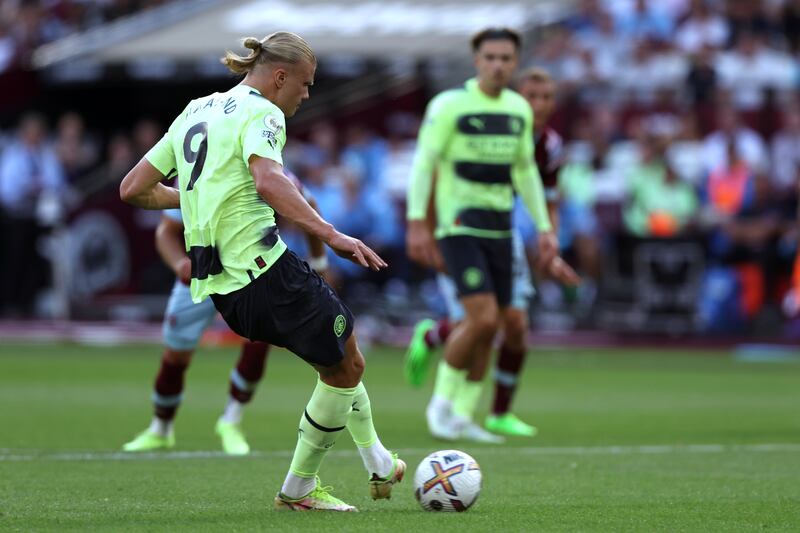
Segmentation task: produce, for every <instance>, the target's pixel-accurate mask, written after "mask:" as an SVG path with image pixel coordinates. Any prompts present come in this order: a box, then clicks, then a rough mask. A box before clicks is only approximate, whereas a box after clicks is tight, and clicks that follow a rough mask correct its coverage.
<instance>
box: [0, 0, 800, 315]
mask: <svg viewBox="0 0 800 533" xmlns="http://www.w3.org/2000/svg"><path fill="white" fill-rule="evenodd" d="M158 3H160V2H152V1H151V2H110V1H109V2H77V1H71V2H69V1H64V2H60V1H53V2H24V1H19V2H11V3H10V4H9V3H8V2H6V3H4V4H3V5H4V7H3V9H5V10H8V9H9V8H8V5H12V6H13V7H12V8H11V9H17V10H20V12H19V13H18V14H17V16H18V17H20V20H27V18H26V17H27V16H28V15H25V16H23V15H22V14H21V13H22V11H24V10H30V11H31V13H33V12H35V13H36V15H30V17H31V18H36V19H37V20H38V22H37V23H36V24H32V25H20V28H16V26H17V25H14V26H15V28H14V29H13V31H12V29H11V28H9V27H8V25H6V26H3V25H2V23H0V42H4V41H3V40H4V39H5V40H8V39H12V40H14V42H21V41H19V39H34V40H39V42H41V41H42V40H47V39H51V38H52V37H53V36H57V35H58V34H59V32H61V31H66V30H65V29H64V28H74V27H84V26H85V25H87V24H92V21H93V20H95V19H97V20H100V19H107V18H113V17H114V16H117V14H118V13H122V12H125V11H126V9H128V10H129V9H132V8H133V7H134V6H136V7H142V6H149V5H153V4H158ZM65 6H71V7H70V9H67V8H66V7H65ZM76 6H78V7H76ZM1 20H3V18H2V12H0V21H1ZM25 28H28V29H27V30H26V29H25ZM31 28H35V30H34V29H31ZM26 31H27V33H25V32H26ZM20 32H22V33H20ZM34 34H35V35H34ZM532 41H533V43H534V44H533V46H532V47H530V49H529V52H528V54H527V55H526V56H525V57H524V58H523V61H522V63H523V65H524V66H527V65H537V66H540V67H543V68H545V69H546V70H548V71H549V72H550V73H551V74H552V76H553V77H554V78H555V79H556V81H557V82H558V100H559V105H558V111H557V112H556V114H555V116H554V117H553V119H552V120H551V126H552V127H554V128H555V129H556V130H557V131H559V133H561V134H562V136H563V137H564V139H565V150H564V164H563V167H562V171H561V173H560V188H561V192H562V198H563V199H562V209H561V224H560V227H561V231H560V239H561V243H562V247H563V248H564V249H565V253H566V254H567V257H568V259H569V260H570V261H571V262H572V263H573V264H574V265H575V266H576V267H577V268H578V269H579V270H580V271H581V273H582V274H583V276H584V279H585V280H586V281H587V286H588V287H590V288H591V289H592V290H589V291H586V294H585V297H586V298H589V299H592V298H594V297H595V294H596V293H595V291H594V290H593V289H594V287H597V286H599V285H601V280H602V277H603V268H604V267H603V265H604V258H606V257H607V256H608V255H609V254H608V253H606V252H608V251H609V250H613V249H614V242H615V237H616V236H618V235H620V234H623V235H627V236H630V237H633V238H643V239H647V238H660V239H670V238H679V237H680V238H683V237H691V238H694V239H696V240H697V241H698V242H700V243H702V245H703V247H704V249H705V250H706V259H707V261H706V262H707V265H706V271H707V272H708V276H707V279H706V280H705V281H704V285H703V288H702V289H701V291H706V292H704V293H703V294H701V295H700V298H701V299H705V300H707V299H708V298H712V299H713V297H716V298H717V300H716V301H717V302H718V307H719V308H724V307H726V306H727V307H730V306H734V307H736V308H737V309H739V311H740V312H739V313H738V314H737V315H736V317H734V319H731V320H727V321H725V320H721V319H720V320H717V318H718V317H716V315H715V314H714V313H715V312H718V309H717V308H714V309H711V310H710V311H708V313H709V316H708V317H707V321H708V324H707V326H708V327H709V328H710V329H713V327H715V326H714V324H715V323H717V322H718V323H719V325H720V328H722V329H724V328H730V327H736V324H737V323H740V322H742V323H743V322H746V321H747V320H749V319H752V318H753V317H754V316H756V315H757V313H758V312H759V311H760V310H761V309H763V308H764V306H770V305H773V306H779V305H780V301H781V299H782V298H783V296H784V294H786V291H787V289H788V288H789V285H790V279H791V278H790V272H791V267H792V264H793V261H794V254H795V251H796V248H797V246H796V244H797V240H798V235H797V188H798V168H800V97H799V95H800V92H798V88H799V87H800V0H650V1H647V0H580V1H579V2H578V8H577V10H576V11H575V12H574V13H573V14H572V15H571V16H569V17H568V18H567V19H566V20H564V21H562V22H561V23H559V24H556V25H553V26H550V27H547V28H544V29H537V30H536V32H535V35H533V39H532ZM0 48H2V46H0ZM0 65H2V52H0ZM0 68H2V67H0ZM421 113H422V110H421V109H420V110H419V114H407V113H394V114H392V115H390V116H388V117H385V120H384V127H383V128H382V130H381V131H371V130H369V129H367V128H366V127H364V126H362V125H360V124H357V123H352V124H336V123H332V122H327V121H321V122H319V123H317V124H316V125H314V127H312V128H310V135H309V136H308V137H307V138H303V139H302V140H301V139H290V142H289V144H288V145H287V149H286V162H287V166H288V167H289V168H291V169H292V170H293V171H294V172H295V173H296V174H298V175H299V176H300V177H301V179H302V180H303V181H304V183H305V186H306V187H307V188H308V190H309V191H310V192H311V193H312V194H313V196H314V197H315V198H316V200H317V202H318V204H319V206H320V209H321V211H322V214H323V215H324V216H325V217H326V218H328V219H329V220H330V221H331V222H333V223H334V224H335V225H336V226H337V227H338V228H339V229H341V230H342V231H345V232H347V233H350V234H353V235H355V236H357V237H359V238H362V239H363V240H365V241H367V242H369V243H370V244H371V245H373V246H374V247H376V249H378V251H379V252H380V253H382V254H383V255H385V256H386V257H387V258H388V260H389V262H390V263H391V264H392V269H390V271H389V273H388V274H387V275H384V276H383V277H380V276H379V277H377V278H374V279H373V281H377V282H378V283H384V282H385V281H386V278H387V277H391V278H399V279H402V280H406V281H408V280H414V279H418V276H419V274H420V273H419V271H418V270H416V269H415V268H414V267H413V266H412V265H410V264H409V263H408V262H407V260H406V259H405V253H404V238H405V236H404V202H405V192H406V183H407V174H408V169H409V168H410V164H411V158H412V156H413V150H414V138H415V135H416V131H417V128H418V126H419V122H420V114H421ZM160 133H161V126H159V125H157V124H155V123H153V122H148V121H144V122H142V123H140V124H139V125H138V126H137V127H136V128H135V129H134V130H131V132H130V133H125V134H116V135H113V136H110V137H109V138H108V140H107V142H106V143H105V146H103V145H101V144H100V143H98V142H97V140H96V139H94V138H93V137H92V135H91V134H90V133H87V131H86V129H85V125H84V123H83V119H82V118H81V117H80V116H78V115H75V114H72V113H68V114H65V115H64V116H62V117H60V118H59V119H58V122H57V125H56V127H55V129H54V130H53V132H52V134H49V132H48V130H46V129H45V127H44V123H43V122H42V119H41V117H37V116H27V117H26V118H24V119H23V121H22V122H21V124H20V126H19V129H18V131H17V132H16V133H13V134H10V135H8V136H7V138H6V139H5V140H4V141H3V142H2V144H0V149H1V150H2V151H0V205H1V206H2V210H3V212H4V220H5V221H6V222H5V223H8V224H12V225H13V224H18V226H16V227H23V226H25V225H26V224H25V222H24V217H29V216H31V213H33V212H34V211H32V209H31V205H32V204H31V202H32V201H33V200H32V198H33V197H34V196H36V195H39V194H41V193H42V192H43V191H47V190H50V191H53V192H54V193H55V194H58V195H62V196H64V197H69V195H68V194H67V195H63V194H62V191H65V190H68V189H69V190H79V191H84V192H83V194H87V192H86V191H89V192H88V193H90V192H91V191H92V190H93V189H95V188H96V187H97V183H109V182H113V181H115V180H118V179H119V178H120V177H121V176H122V175H123V174H124V172H125V171H126V170H127V169H128V168H129V167H130V165H131V164H132V163H133V162H134V161H135V160H136V159H137V158H138V157H140V156H141V155H142V154H143V153H144V152H145V151H146V149H147V148H148V147H149V146H150V145H151V144H152V143H153V142H154V141H155V140H156V139H157V138H158V137H159V135H160ZM101 154H104V155H101ZM24 176H29V177H30V178H26V179H24V180H22V179H21V178H22V177H24ZM21 181H24V182H25V183H26V185H25V187H22V188H20V187H17V186H16V185H14V184H16V183H20V182H21ZM15 217H22V218H21V219H20V220H16V218H15ZM515 219H516V220H517V221H518V223H519V225H520V227H521V228H522V230H523V235H524V236H525V238H526V241H527V242H528V244H532V243H533V242H534V240H535V232H534V230H533V228H532V227H531V226H530V224H529V223H528V222H526V217H525V216H523V215H522V213H517V216H515ZM283 235H284V237H285V239H286V240H287V241H289V243H290V246H294V247H296V248H298V249H300V250H301V251H302V249H303V239H302V238H301V237H300V236H299V235H298V234H297V232H296V231H293V230H292V229H291V228H290V227H287V228H285V230H283ZM4 243H6V246H7V247H8V246H21V245H20V244H19V243H15V242H9V241H8V240H4ZM4 257H6V258H7V257H9V255H8V252H7V253H6V254H5V255H4ZM331 261H332V264H333V268H332V270H333V276H334V278H335V279H337V280H338V281H339V282H340V283H342V284H343V285H344V286H347V284H348V283H350V282H351V281H354V280H358V279H363V278H364V277H365V276H373V277H374V274H369V273H365V272H363V271H361V270H359V269H358V268H357V267H355V266H354V265H351V264H349V263H347V262H345V261H342V260H339V259H338V258H336V257H331ZM4 263H5V264H6V268H9V267H8V265H9V264H10V263H9V262H8V261H4ZM11 268H20V269H24V267H21V266H18V267H11ZM28 273H29V274H30V272H28ZM0 279H5V280H8V279H9V276H8V275H4V276H2V278H0ZM721 286H722V287H726V288H727V289H726V290H727V292H725V291H722V292H720V291H721V289H720V287H721ZM20 287H21V285H15V286H12V287H8V288H7V289H6V290H5V292H4V294H6V295H8V294H12V295H13V293H15V291H21V290H22V289H21V288H20ZM715 291H716V292H715ZM546 292H547V291H545V293H546ZM721 293H724V294H725V295H726V296H725V298H728V299H727V300H726V299H725V298H723V297H720V296H719V294H721ZM715 295H716V296H715ZM577 297H578V298H580V297H581V296H580V295H579V296H577ZM8 298H9V296H6V299H8ZM10 301H13V298H12V299H11V300H10ZM715 309H717V310H716V311H715ZM715 321H716V322H715ZM737 321H739V322H737Z"/></svg>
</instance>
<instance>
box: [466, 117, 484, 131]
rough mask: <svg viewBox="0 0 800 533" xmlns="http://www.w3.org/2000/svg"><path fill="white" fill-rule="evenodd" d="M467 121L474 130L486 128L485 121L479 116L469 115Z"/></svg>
mask: <svg viewBox="0 0 800 533" xmlns="http://www.w3.org/2000/svg"><path fill="white" fill-rule="evenodd" d="M467 123H468V124H469V125H470V126H472V127H473V128H474V129H476V130H481V131H483V130H485V129H486V122H484V120H483V119H481V118H479V117H469V118H468V119H467Z"/></svg>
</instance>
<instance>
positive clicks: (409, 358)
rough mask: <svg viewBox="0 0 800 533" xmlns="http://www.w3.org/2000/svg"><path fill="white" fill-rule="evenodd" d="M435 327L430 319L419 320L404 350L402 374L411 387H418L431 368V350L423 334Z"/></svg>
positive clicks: (434, 323)
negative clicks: (406, 348)
mask: <svg viewBox="0 0 800 533" xmlns="http://www.w3.org/2000/svg"><path fill="white" fill-rule="evenodd" d="M435 327H436V322H434V321H433V320H431V319H430V318H426V319H425V320H420V321H419V322H417V325H416V326H414V335H412V337H411V342H410V343H409V344H408V350H406V357H405V365H404V373H405V376H406V381H408V383H409V385H411V386H413V387H419V386H421V385H422V383H423V382H424V381H425V377H426V376H427V375H428V369H429V368H430V366H431V356H432V355H433V350H431V349H430V348H429V347H428V344H427V343H426V342H425V334H426V333H428V332H429V331H430V330H432V329H433V328H435Z"/></svg>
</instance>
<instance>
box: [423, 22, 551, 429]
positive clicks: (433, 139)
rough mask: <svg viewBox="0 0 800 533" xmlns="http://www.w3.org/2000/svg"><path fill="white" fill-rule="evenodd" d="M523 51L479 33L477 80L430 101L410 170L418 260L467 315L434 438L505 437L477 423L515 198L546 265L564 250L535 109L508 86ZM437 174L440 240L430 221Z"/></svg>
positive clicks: (433, 409) (501, 305)
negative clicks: (540, 162)
mask: <svg viewBox="0 0 800 533" xmlns="http://www.w3.org/2000/svg"><path fill="white" fill-rule="evenodd" d="M519 47H520V38H519V35H518V34H517V33H516V32H514V31H512V30H508V29H505V28H499V29H495V28H493V29H487V30H484V31H482V32H480V33H478V34H477V35H476V36H475V37H473V39H472V50H473V53H474V60H475V67H476V70H477V77H476V78H475V79H471V80H468V81H467V82H466V83H465V84H464V86H463V87H461V88H458V89H453V90H449V91H445V92H443V93H441V94H439V95H438V96H436V97H435V98H434V99H433V100H432V101H431V102H430V104H429V105H428V108H427V110H426V113H425V119H424V122H423V124H422V128H421V130H420V134H419V139H418V146H417V152H416V154H415V158H414V165H413V169H412V173H411V186H410V188H409V191H408V212H407V219H408V235H407V247H408V253H409V256H410V257H411V259H413V260H415V261H417V262H419V263H422V264H426V265H429V266H431V267H434V268H436V269H437V270H440V271H442V270H444V271H446V272H447V273H448V275H449V276H450V277H451V278H452V279H453V281H454V282H455V285H456V290H457V293H458V298H459V301H460V303H461V305H462V306H463V308H464V312H465V316H464V320H463V321H461V322H460V323H459V324H458V326H456V328H455V329H454V330H453V331H452V333H450V335H449V337H448V339H447V343H446V344H445V351H444V358H443V360H442V362H441V363H440V364H439V368H438V372H437V376H436V384H435V388H434V394H433V398H432V399H431V402H430V404H429V406H428V410H427V412H426V415H427V419H428V427H429V429H430V431H431V433H432V434H433V435H434V436H436V437H439V438H443V439H448V440H452V439H457V438H467V439H471V440H477V441H483V442H498V441H499V440H500V439H499V438H498V437H496V436H494V435H491V434H490V433H488V432H487V431H485V430H484V429H483V428H481V427H480V426H478V425H477V424H476V423H475V422H474V420H473V416H474V412H475V409H476V407H477V403H478V400H479V398H480V395H481V391H482V380H483V377H484V375H485V373H486V368H487V366H488V362H489V357H490V354H491V348H492V342H493V340H494V338H495V335H496V334H497V332H498V330H499V328H500V323H501V317H502V316H503V314H505V311H506V309H507V308H508V306H509V303H510V301H511V286H512V276H513V275H512V241H511V235H512V226H511V211H512V209H513V206H514V196H515V194H517V195H519V197H520V198H521V200H522V202H523V203H524V205H525V207H526V208H527V210H528V212H529V214H530V215H531V217H532V218H533V220H534V222H535V223H536V226H537V229H538V231H539V242H538V245H539V260H540V261H541V262H542V264H544V265H547V264H550V262H551V261H552V260H553V258H554V257H555V256H556V254H557V253H558V240H557V239H556V237H555V235H554V233H553V231H552V227H551V224H550V219H549V216H548V212H547V206H546V202H545V194H544V190H543V187H542V181H541V178H540V177H539V173H538V170H537V168H536V165H535V164H534V145H533V116H532V112H531V108H530V106H529V104H528V102H527V101H526V100H525V99H524V98H523V97H522V96H520V95H519V94H518V93H516V92H514V91H512V90H510V89H507V88H506V87H507V86H508V84H509V82H510V81H511V78H512V76H513V74H514V70H515V68H516V65H517V58H518V52H519ZM434 172H435V173H436V189H435V196H434V207H435V214H436V229H435V232H434V234H433V235H432V234H431V232H430V230H429V229H428V226H427V224H426V220H425V219H426V215H427V207H428V201H429V198H430V195H431V189H432V177H433V174H434ZM434 238H435V239H436V241H437V242H434ZM437 243H438V250H437ZM439 251H441V255H440V254H439Z"/></svg>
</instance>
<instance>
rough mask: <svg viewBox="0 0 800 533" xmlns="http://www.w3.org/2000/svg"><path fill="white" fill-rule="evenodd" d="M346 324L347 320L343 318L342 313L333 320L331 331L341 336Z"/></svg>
mask: <svg viewBox="0 0 800 533" xmlns="http://www.w3.org/2000/svg"><path fill="white" fill-rule="evenodd" d="M346 325H347V321H346V320H345V319H344V315H338V316H337V317H336V320H334V321H333V332H334V333H335V334H336V336H337V337H341V336H342V333H344V328H345V326H346Z"/></svg>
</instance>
